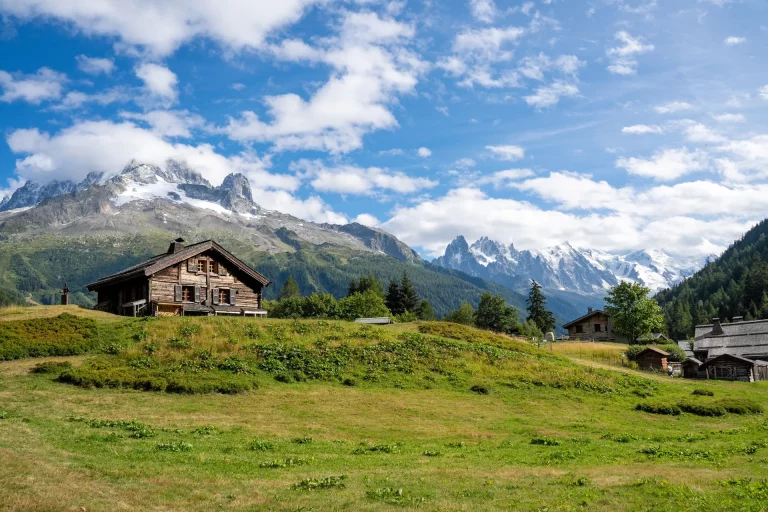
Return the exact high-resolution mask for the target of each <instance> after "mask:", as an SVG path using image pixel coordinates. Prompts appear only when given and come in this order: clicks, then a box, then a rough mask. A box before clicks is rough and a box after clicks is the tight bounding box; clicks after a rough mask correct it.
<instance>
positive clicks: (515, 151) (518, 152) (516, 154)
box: [485, 145, 525, 161]
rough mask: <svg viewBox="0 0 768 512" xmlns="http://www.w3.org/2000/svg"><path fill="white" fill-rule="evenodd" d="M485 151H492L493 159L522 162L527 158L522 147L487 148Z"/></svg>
mask: <svg viewBox="0 0 768 512" xmlns="http://www.w3.org/2000/svg"><path fill="white" fill-rule="evenodd" d="M485 149H487V150H488V151H490V152H491V154H492V155H493V157H494V158H498V159H499V160H507V161H513V160H520V159H521V158H523V157H524V156H525V149H523V148H522V147H520V146H514V145H507V146H485Z"/></svg>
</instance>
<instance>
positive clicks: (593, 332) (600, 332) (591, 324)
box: [563, 308, 624, 341]
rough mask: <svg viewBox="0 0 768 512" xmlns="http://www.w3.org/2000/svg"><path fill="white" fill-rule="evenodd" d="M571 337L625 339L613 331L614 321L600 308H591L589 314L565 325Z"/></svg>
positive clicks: (596, 339) (595, 339) (606, 339)
mask: <svg viewBox="0 0 768 512" xmlns="http://www.w3.org/2000/svg"><path fill="white" fill-rule="evenodd" d="M563 329H565V330H567V331H568V337H569V338H570V339H576V338H578V339H581V340H592V341H624V339H623V338H622V337H621V336H619V338H621V339H618V340H617V336H616V334H615V333H614V332H613V321H612V320H611V318H610V317H609V316H608V315H606V314H605V312H604V311H602V310H600V309H592V308H589V309H588V310H587V314H586V315H584V316H582V317H579V318H577V319H576V320H572V321H570V322H568V323H567V324H565V325H563Z"/></svg>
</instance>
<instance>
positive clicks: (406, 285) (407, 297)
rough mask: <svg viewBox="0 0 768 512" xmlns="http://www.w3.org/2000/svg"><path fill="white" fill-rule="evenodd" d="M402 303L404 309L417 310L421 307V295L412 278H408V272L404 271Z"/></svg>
mask: <svg viewBox="0 0 768 512" xmlns="http://www.w3.org/2000/svg"><path fill="white" fill-rule="evenodd" d="M400 305H401V307H402V309H403V311H411V312H415V311H416V309H417V308H418V307H419V295H418V294H417V293H416V290H414V289H413V284H412V283H411V280H410V279H408V272H403V279H402V281H400Z"/></svg>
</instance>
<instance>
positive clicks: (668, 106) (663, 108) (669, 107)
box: [653, 101, 694, 114]
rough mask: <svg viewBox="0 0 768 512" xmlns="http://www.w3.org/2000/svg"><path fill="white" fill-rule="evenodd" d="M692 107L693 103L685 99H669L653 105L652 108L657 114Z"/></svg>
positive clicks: (690, 108) (681, 110) (673, 112)
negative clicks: (661, 103)
mask: <svg viewBox="0 0 768 512" xmlns="http://www.w3.org/2000/svg"><path fill="white" fill-rule="evenodd" d="M693 108H694V107H693V105H691V104H690V103H688V102H686V101H670V102H669V103H664V104H663V105H657V106H655V107H653V110H655V111H656V112H657V113H659V114H675V113H677V112H683V111H686V110H693Z"/></svg>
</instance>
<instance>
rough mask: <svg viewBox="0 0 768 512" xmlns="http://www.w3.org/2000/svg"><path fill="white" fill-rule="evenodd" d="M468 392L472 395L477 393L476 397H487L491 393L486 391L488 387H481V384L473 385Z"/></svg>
mask: <svg viewBox="0 0 768 512" xmlns="http://www.w3.org/2000/svg"><path fill="white" fill-rule="evenodd" d="M469 390H470V391H472V392H473V393H477V394H478V395H487V394H489V393H490V392H491V391H490V390H489V389H488V387H486V386H483V385H482V384H475V385H474V386H472V387H471V388H469Z"/></svg>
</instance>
